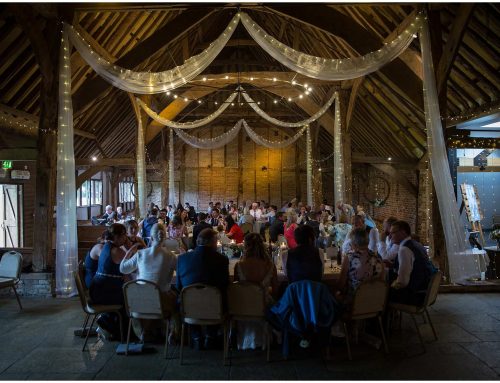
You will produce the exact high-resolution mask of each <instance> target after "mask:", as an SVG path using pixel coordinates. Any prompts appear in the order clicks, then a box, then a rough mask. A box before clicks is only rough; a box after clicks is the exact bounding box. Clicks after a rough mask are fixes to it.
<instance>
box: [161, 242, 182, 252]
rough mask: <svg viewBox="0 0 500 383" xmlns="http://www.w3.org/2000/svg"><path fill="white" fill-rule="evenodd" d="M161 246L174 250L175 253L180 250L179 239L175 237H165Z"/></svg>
mask: <svg viewBox="0 0 500 383" xmlns="http://www.w3.org/2000/svg"><path fill="white" fill-rule="evenodd" d="M163 246H164V247H165V248H166V249H167V250H168V251H174V252H176V253H179V251H180V246H179V241H177V240H176V239H166V240H165V241H163Z"/></svg>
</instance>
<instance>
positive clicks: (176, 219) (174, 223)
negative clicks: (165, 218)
mask: <svg viewBox="0 0 500 383" xmlns="http://www.w3.org/2000/svg"><path fill="white" fill-rule="evenodd" d="M177 225H182V218H181V216H180V215H174V217H173V218H172V226H177Z"/></svg>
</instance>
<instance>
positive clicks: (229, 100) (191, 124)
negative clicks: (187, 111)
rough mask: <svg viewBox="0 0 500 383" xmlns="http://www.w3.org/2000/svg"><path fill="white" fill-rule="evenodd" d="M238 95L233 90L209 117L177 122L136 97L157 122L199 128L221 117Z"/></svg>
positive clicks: (184, 127)
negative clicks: (163, 115)
mask: <svg viewBox="0 0 500 383" xmlns="http://www.w3.org/2000/svg"><path fill="white" fill-rule="evenodd" d="M237 95H238V92H233V93H231V95H230V96H229V97H228V98H227V99H226V101H224V102H223V103H222V105H221V106H220V107H219V108H218V109H217V110H216V111H215V112H213V113H212V114H209V115H208V116H207V117H204V118H202V119H199V120H196V121H191V122H176V121H172V120H168V119H166V118H163V117H161V116H160V115H159V114H158V113H156V112H155V111H153V110H152V109H151V108H150V107H149V106H147V105H146V104H145V103H144V102H142V101H141V100H140V99H138V98H137V99H136V100H137V103H138V104H139V106H141V107H142V109H144V111H145V112H146V113H147V115H148V116H149V117H151V118H152V119H153V120H155V121H156V122H158V123H160V124H161V125H165V126H168V127H170V128H176V129H194V128H199V127H201V126H204V125H207V124H210V123H211V122H212V121H214V120H215V119H216V118H217V117H219V116H220V115H221V114H222V113H223V112H224V111H225V110H226V109H227V107H228V106H229V105H230V104H231V103H232V102H233V101H234V99H235V98H236V96H237Z"/></svg>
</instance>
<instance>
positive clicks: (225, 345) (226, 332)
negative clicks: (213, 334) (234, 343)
mask: <svg viewBox="0 0 500 383" xmlns="http://www.w3.org/2000/svg"><path fill="white" fill-rule="evenodd" d="M223 327H224V350H223V352H222V365H223V366H225V365H226V356H227V338H228V335H227V334H228V331H227V322H224V324H223Z"/></svg>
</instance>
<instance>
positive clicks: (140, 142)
mask: <svg viewBox="0 0 500 383" xmlns="http://www.w3.org/2000/svg"><path fill="white" fill-rule="evenodd" d="M137 111H139V116H138V118H137V125H138V127H137V153H136V161H137V165H136V166H137V194H138V196H137V197H138V198H137V199H138V204H139V215H140V216H141V218H147V207H146V181H147V180H146V177H147V175H146V158H145V149H146V146H145V143H144V126H143V124H142V118H141V116H140V109H137Z"/></svg>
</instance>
